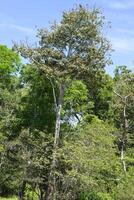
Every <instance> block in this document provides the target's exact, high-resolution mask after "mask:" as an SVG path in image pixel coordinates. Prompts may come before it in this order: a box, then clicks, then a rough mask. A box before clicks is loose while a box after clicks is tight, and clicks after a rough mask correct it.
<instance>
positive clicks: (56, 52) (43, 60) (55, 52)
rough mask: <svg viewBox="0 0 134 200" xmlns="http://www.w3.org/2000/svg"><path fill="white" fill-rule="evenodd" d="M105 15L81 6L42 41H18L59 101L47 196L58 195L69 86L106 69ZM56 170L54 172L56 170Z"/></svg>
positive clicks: (18, 47)
mask: <svg viewBox="0 0 134 200" xmlns="http://www.w3.org/2000/svg"><path fill="white" fill-rule="evenodd" d="M103 26H104V18H103V16H102V15H101V13H100V11H99V10H98V9H93V10H88V8H85V7H83V6H81V5H80V6H78V7H76V8H75V9H72V10H70V11H69V12H64V13H63V17H62V20H61V22H60V23H59V24H57V23H54V24H53V25H52V26H51V27H50V29H48V30H46V29H40V30H39V31H38V34H37V36H38V38H39V45H37V46H36V47H34V48H32V47H30V46H29V45H28V44H21V45H16V44H15V45H14V48H15V49H16V51H18V52H19V53H20V54H21V55H22V56H23V57H24V58H27V59H29V61H30V63H31V64H32V66H33V67H36V68H38V70H40V72H41V73H43V74H44V76H45V77H47V78H48V80H49V81H50V83H51V86H52V89H53V98H54V104H55V113H56V121H55V132H54V153H53V161H52V171H51V173H50V184H49V187H48V190H47V197H46V199H47V200H49V199H52V198H53V199H56V196H55V195H56V176H55V169H56V167H58V166H57V165H58V162H57V159H56V152H57V148H58V146H59V144H60V127H61V111H62V106H63V99H64V94H65V90H66V88H67V87H68V85H69V84H70V83H71V82H72V80H75V79H85V78H87V79H88V78H89V79H90V77H93V78H94V79H96V76H97V74H98V73H99V72H101V71H103V70H104V67H105V65H106V63H108V62H109V58H108V57H107V55H108V52H109V50H110V45H109V43H108V41H107V40H106V38H105V37H104V36H103V33H102V32H103V31H102V30H103ZM52 172H54V173H53V174H52Z"/></svg>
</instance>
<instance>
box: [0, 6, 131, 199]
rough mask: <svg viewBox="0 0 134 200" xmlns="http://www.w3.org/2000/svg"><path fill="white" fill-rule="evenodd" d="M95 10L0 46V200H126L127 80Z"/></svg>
mask: <svg viewBox="0 0 134 200" xmlns="http://www.w3.org/2000/svg"><path fill="white" fill-rule="evenodd" d="M105 26H107V25H106V21H105V17H104V16H103V13H102V12H101V11H100V9H98V8H93V9H89V8H87V7H85V6H81V5H79V6H76V7H75V8H73V9H70V10H69V11H64V12H63V14H62V18H61V21H60V22H59V23H57V22H54V23H51V25H50V27H49V28H47V29H46V28H42V29H38V30H37V33H36V35H37V41H35V43H34V44H30V43H29V42H28V41H27V40H24V38H22V41H20V42H18V41H15V42H14V43H13V46H12V48H9V47H7V46H6V45H2V44H1V45H0V199H1V200H6V199H7V200H17V199H18V200H134V73H133V71H132V70H131V69H130V68H129V66H125V65H123V66H115V70H114V77H112V76H111V75H109V74H108V73H107V72H106V67H107V66H109V65H111V64H112V59H111V54H112V51H113V49H112V44H111V43H110V42H109V41H108V39H107V38H106V37H105V34H104V29H105Z"/></svg>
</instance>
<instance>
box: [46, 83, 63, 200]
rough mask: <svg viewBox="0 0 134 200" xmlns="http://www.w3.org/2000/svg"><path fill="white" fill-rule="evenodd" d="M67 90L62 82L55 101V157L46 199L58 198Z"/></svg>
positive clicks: (54, 199)
mask: <svg viewBox="0 0 134 200" xmlns="http://www.w3.org/2000/svg"><path fill="white" fill-rule="evenodd" d="M64 91H65V84H64V83H61V84H60V87H59V98H58V102H55V103H56V104H55V110H56V122H55V133H54V146H53V157H52V166H51V172H50V177H49V185H48V189H47V192H46V200H56V199H57V197H56V196H57V195H56V192H57V183H56V173H55V172H56V169H57V167H58V160H57V155H56V154H57V149H58V147H59V142H60V128H61V110H62V104H63V97H64ZM53 95H54V101H55V100H56V97H55V92H54V88H53Z"/></svg>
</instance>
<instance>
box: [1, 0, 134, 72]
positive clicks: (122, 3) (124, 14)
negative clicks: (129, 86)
mask: <svg viewBox="0 0 134 200" xmlns="http://www.w3.org/2000/svg"><path fill="white" fill-rule="evenodd" d="M76 4H82V5H88V6H89V7H91V8H92V7H93V6H95V7H98V8H100V9H101V10H102V13H103V15H104V16H105V17H106V20H107V22H110V24H111V28H107V29H106V31H105V35H106V37H107V38H108V39H109V40H110V42H111V44H112V48H113V49H114V52H113V53H112V55H111V58H112V60H113V65H111V66H109V67H107V68H106V70H107V72H108V73H109V74H110V75H113V70H114V68H115V66H119V65H127V66H128V67H130V68H131V69H133V66H134V0H4V1H3V0H0V44H5V45H7V46H8V47H12V45H13V41H16V42H19V41H20V40H21V41H23V40H25V38H27V39H28V40H29V41H31V43H32V42H33V41H35V39H36V37H35V36H36V30H37V28H43V27H49V25H50V22H53V21H54V20H56V21H60V19H61V17H62V12H63V11H65V10H66V11H67V10H69V9H71V8H73V7H74V6H75V5H76Z"/></svg>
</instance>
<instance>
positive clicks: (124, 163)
mask: <svg viewBox="0 0 134 200" xmlns="http://www.w3.org/2000/svg"><path fill="white" fill-rule="evenodd" d="M121 161H122V165H123V170H124V172H125V173H126V162H125V160H124V144H122V146H121Z"/></svg>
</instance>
